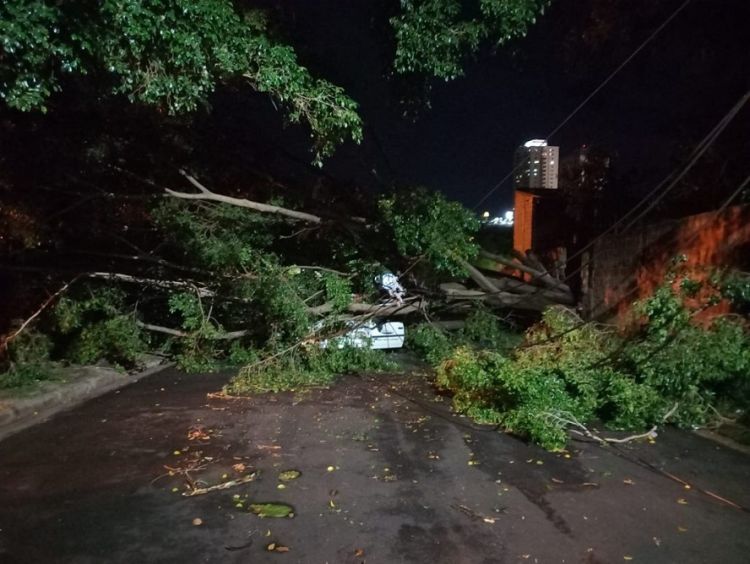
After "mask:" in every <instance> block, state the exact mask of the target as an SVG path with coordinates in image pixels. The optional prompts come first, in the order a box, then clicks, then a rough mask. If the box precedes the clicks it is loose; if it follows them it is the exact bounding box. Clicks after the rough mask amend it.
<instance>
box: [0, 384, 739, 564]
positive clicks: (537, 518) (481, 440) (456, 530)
mask: <svg viewBox="0 0 750 564" xmlns="http://www.w3.org/2000/svg"><path fill="white" fill-rule="evenodd" d="M225 379H226V375H184V374H181V373H179V372H176V371H174V370H166V371H164V372H161V373H158V374H156V375H154V376H151V377H149V378H146V379H144V380H142V381H140V382H138V383H136V384H134V385H132V386H129V387H127V388H124V389H122V390H120V391H118V392H114V393H110V394H108V395H106V396H102V397H100V398H98V399H95V400H92V401H90V402H89V403H87V404H84V405H83V406H81V407H79V408H76V409H74V410H72V411H69V412H66V413H63V414H60V415H58V416H57V417H55V418H54V419H52V420H51V421H49V422H47V423H44V424H41V425H39V426H37V427H34V428H31V429H28V430H26V431H24V432H22V433H20V434H18V435H15V436H12V437H10V438H8V439H6V440H4V441H2V442H0V563H3V564H5V563H26V562H30V563H49V562H75V563H101V562H123V563H129V564H135V563H151V562H180V563H192V562H222V563H224V562H227V563H232V562H243V563H245V562H253V563H254V562H302V563H305V564H308V563H321V564H322V563H326V562H328V563H339V562H342V563H359V562H367V563H385V564H390V563H398V562H419V563H422V562H424V563H430V564H436V563H446V564H457V563H505V562H520V563H525V562H529V563H531V562H544V563H546V562H571V563H572V562H587V563H603V562H629V561H632V562H635V563H637V562H647V563H662V562H664V563H672V562H674V563H680V564H688V563H698V562H701V563H702V562H705V563H721V564H731V563H735V562H736V563H743V564H744V563H746V562H748V561H750V513H748V512H747V510H743V509H742V508H737V507H733V506H732V505H730V504H728V503H726V502H724V501H721V500H720V499H718V497H716V496H719V497H722V498H725V499H726V500H728V501H730V502H732V503H734V504H737V505H740V506H744V507H750V488H749V487H748V485H749V484H750V457H749V456H747V455H745V454H741V453H738V452H735V451H732V450H730V449H727V448H725V447H723V446H719V445H717V444H715V443H713V442H710V441H707V440H706V439H703V438H701V437H698V436H695V435H694V434H691V433H686V432H680V431H667V432H665V433H663V434H662V435H660V436H659V437H658V438H657V440H656V442H655V443H654V444H649V443H641V444H638V445H628V446H627V447H623V448H619V449H613V448H607V449H604V448H601V447H598V446H595V445H591V444H586V443H581V442H577V443H573V444H572V445H571V449H570V450H569V452H567V453H547V452H545V451H542V450H540V449H538V448H536V447H533V446H529V445H526V444H524V443H523V442H521V441H519V440H517V439H515V438H513V437H510V436H507V435H504V434H501V433H498V432H496V431H494V430H492V429H484V428H481V429H480V428H477V427H475V426H472V425H471V424H470V422H469V421H467V420H466V419H463V418H457V417H454V416H452V415H451V414H450V413H449V410H448V401H447V400H446V399H444V398H440V397H436V396H435V395H434V393H433V392H432V390H431V389H430V387H429V385H428V384H427V383H426V382H425V380H424V379H423V378H421V377H420V376H419V375H413V376H410V377H408V378H404V377H388V376H372V377H365V378H357V377H346V378H344V379H343V380H342V381H341V383H340V384H338V385H337V386H335V387H334V388H332V389H330V390H314V391H311V392H307V393H304V394H280V395H276V396H265V397H257V398H250V399H232V400H228V399H221V398H212V397H208V396H207V393H209V392H213V391H216V390H218V389H219V388H220V387H221V385H222V383H223V382H224V381H225ZM191 432H192V434H191ZM191 439H192V440H191ZM165 466H167V467H169V468H173V469H174V470H173V475H171V476H170V475H169V474H168V470H167V469H166V468H165ZM193 466H198V467H199V469H197V470H194V471H189V472H188V476H187V477H186V476H185V475H184V473H183V470H184V469H186V468H190V467H193ZM288 469H296V470H298V471H300V472H301V476H300V477H299V478H298V479H296V480H293V481H290V482H287V483H283V485H284V486H285V488H283V489H279V487H278V485H279V484H280V483H282V482H280V481H279V480H278V474H279V472H280V471H283V470H288ZM252 471H257V472H258V474H259V475H258V477H257V479H255V480H254V481H251V482H248V483H245V484H241V485H238V486H235V487H233V488H230V489H226V490H217V491H211V492H209V493H206V494H205V495H196V496H184V495H182V494H183V493H184V492H186V491H188V488H189V485H188V481H192V484H193V485H194V486H197V487H206V486H211V485H216V484H219V483H222V482H226V481H228V480H233V479H238V478H240V477H242V476H246V475H248V474H250V473H251V472H252ZM670 475H671V476H672V477H670ZM675 478H676V479H675ZM188 479H189V480H188ZM678 480H682V481H684V482H687V483H688V484H689V485H690V488H687V487H686V486H685V485H684V484H683V483H681V482H680V481H678ZM706 492H710V493H706ZM235 496H238V497H235ZM259 502H283V503H286V504H289V505H291V506H292V507H293V508H294V517H293V518H281V519H275V518H264V519H262V518H260V517H258V516H256V515H253V514H252V513H250V512H249V511H248V510H247V507H248V505H249V504H250V503H259ZM238 503H239V504H241V505H242V507H241V508H240V507H236V505H237V504H238ZM271 544H272V545H273V546H274V547H275V548H278V547H283V548H282V550H283V549H284V548H288V551H286V552H277V551H273V552H269V551H268V550H267V549H268V546H269V545H271Z"/></svg>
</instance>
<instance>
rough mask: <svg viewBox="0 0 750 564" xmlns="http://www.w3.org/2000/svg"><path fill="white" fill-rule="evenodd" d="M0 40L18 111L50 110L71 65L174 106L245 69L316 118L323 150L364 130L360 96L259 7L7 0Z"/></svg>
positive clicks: (307, 117) (215, 2)
mask: <svg viewBox="0 0 750 564" xmlns="http://www.w3.org/2000/svg"><path fill="white" fill-rule="evenodd" d="M0 41H2V46H3V51H4V56H3V58H2V60H0V79H1V80H2V83H1V84H2V89H1V90H0V95H1V96H2V98H3V99H4V100H5V101H6V102H7V103H8V105H9V106H10V107H13V108H17V109H20V110H24V111H29V110H36V109H41V110H45V109H46V103H47V100H48V98H49V96H50V94H51V93H52V92H54V91H56V90H59V89H60V88H61V82H62V77H63V76H64V75H66V74H67V75H73V74H75V75H83V74H91V75H95V74H96V75H103V76H106V77H109V79H110V82H111V87H110V89H111V91H112V92H114V93H119V94H124V95H126V96H127V97H128V98H129V99H130V100H131V101H134V102H140V103H145V104H151V105H156V106H160V107H164V108H166V109H167V110H168V111H169V112H170V113H172V114H178V113H184V112H190V111H193V110H195V109H196V108H197V107H198V105H199V104H200V103H204V102H205V101H206V99H207V96H208V95H209V94H210V93H211V92H212V91H213V90H214V89H215V88H216V86H217V85H218V84H220V83H226V82H227V81H230V80H231V79H233V78H242V79H244V80H245V81H247V82H248V83H249V84H250V85H251V86H252V87H253V88H254V89H255V90H257V91H258V92H263V93H268V94H270V95H272V96H273V97H275V98H276V99H277V100H278V101H279V102H280V103H281V104H282V105H284V106H286V108H287V115H288V118H289V120H290V121H292V122H294V123H298V122H302V121H304V122H306V123H307V124H308V125H309V126H310V128H311V130H312V135H313V137H314V140H315V148H316V156H317V158H318V159H320V158H322V157H325V156H327V155H329V154H330V153H331V152H332V151H333V149H334V147H335V146H336V145H338V144H340V143H343V142H344V141H345V140H346V139H352V140H354V141H355V142H359V141H361V139H362V126H361V120H360V118H359V115H358V114H357V105H356V103H355V102H354V101H353V100H351V99H350V98H349V97H348V96H347V95H346V94H345V93H344V91H343V90H342V89H341V88H339V87H337V86H335V85H333V84H331V83H329V82H327V81H324V80H319V79H315V78H313V77H312V76H311V75H310V73H309V72H308V71H307V69H305V68H304V67H303V66H301V65H300V64H299V62H298V61H297V57H296V54H295V52H294V50H293V49H292V48H291V47H289V46H287V45H283V44H280V43H277V42H275V41H274V40H273V39H272V38H271V34H270V32H269V29H268V24H267V22H266V18H265V16H264V15H263V14H262V13H261V12H257V11H248V12H244V13H240V12H238V11H237V10H235V8H234V6H233V4H232V3H231V2H230V1H228V0H127V1H123V0H108V1H105V2H64V3H60V2H58V3H52V2H45V1H44V0H31V1H29V0H9V1H7V2H4V3H3V4H2V6H0Z"/></svg>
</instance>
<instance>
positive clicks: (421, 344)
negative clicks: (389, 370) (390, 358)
mask: <svg viewBox="0 0 750 564" xmlns="http://www.w3.org/2000/svg"><path fill="white" fill-rule="evenodd" d="M406 345H407V346H408V347H409V348H410V349H411V350H412V351H414V352H415V353H417V354H418V355H419V356H420V358H423V359H424V360H426V361H427V362H429V363H430V364H432V365H437V364H439V363H440V362H441V361H442V360H443V359H445V358H447V357H448V356H449V355H450V354H451V351H452V350H453V344H452V342H451V339H450V338H449V337H448V335H446V334H445V332H443V331H441V330H440V329H438V328H437V327H435V326H434V325H430V324H429V323H421V324H419V325H416V326H414V327H412V328H409V330H408V331H407V333H406Z"/></svg>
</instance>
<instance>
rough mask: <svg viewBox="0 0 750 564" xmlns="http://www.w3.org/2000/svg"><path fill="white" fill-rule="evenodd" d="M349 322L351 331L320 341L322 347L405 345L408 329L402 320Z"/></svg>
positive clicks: (395, 346)
mask: <svg viewBox="0 0 750 564" xmlns="http://www.w3.org/2000/svg"><path fill="white" fill-rule="evenodd" d="M349 324H350V326H351V327H352V330H351V331H349V332H348V333H344V334H343V335H341V336H340V337H332V338H331V339H324V340H322V341H320V347H321V348H324V349H325V348H327V347H329V346H334V347H336V348H339V349H343V348H344V347H347V346H348V347H355V348H358V349H365V348H370V349H400V348H401V347H403V346H404V337H405V335H406V331H405V329H404V324H403V323H401V322H400V321H386V320H370V321H366V322H365V323H362V324H357V323H356V322H354V321H351V322H349Z"/></svg>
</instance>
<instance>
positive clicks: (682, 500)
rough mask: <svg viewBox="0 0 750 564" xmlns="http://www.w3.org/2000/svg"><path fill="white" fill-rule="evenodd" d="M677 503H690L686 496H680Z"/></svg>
mask: <svg viewBox="0 0 750 564" xmlns="http://www.w3.org/2000/svg"><path fill="white" fill-rule="evenodd" d="M677 503H679V504H680V505H687V504H688V502H687V500H686V499H685V498H684V497H681V498H679V499H678V500H677Z"/></svg>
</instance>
